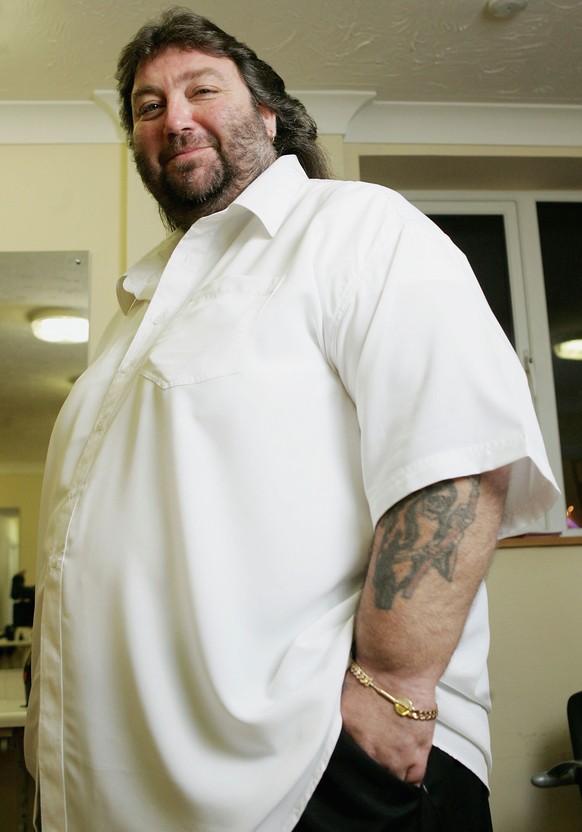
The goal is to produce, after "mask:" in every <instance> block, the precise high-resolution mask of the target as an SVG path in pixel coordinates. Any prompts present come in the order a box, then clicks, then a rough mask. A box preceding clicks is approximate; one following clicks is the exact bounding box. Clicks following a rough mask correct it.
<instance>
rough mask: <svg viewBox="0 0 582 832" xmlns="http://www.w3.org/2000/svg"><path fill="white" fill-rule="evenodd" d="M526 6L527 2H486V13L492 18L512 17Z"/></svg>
mask: <svg viewBox="0 0 582 832" xmlns="http://www.w3.org/2000/svg"><path fill="white" fill-rule="evenodd" d="M526 6H527V0H488V1H487V11H488V12H489V14H490V15H492V16H493V17H513V15H514V14H517V12H520V11H522V10H523V9H525V7H526Z"/></svg>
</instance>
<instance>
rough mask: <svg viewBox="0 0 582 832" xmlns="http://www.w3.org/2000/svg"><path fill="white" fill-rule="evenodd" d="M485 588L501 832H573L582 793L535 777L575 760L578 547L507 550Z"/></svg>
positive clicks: (580, 678) (580, 618) (579, 669)
mask: <svg viewBox="0 0 582 832" xmlns="http://www.w3.org/2000/svg"><path fill="white" fill-rule="evenodd" d="M487 585H488V591H489V603H490V612H491V652H490V662H489V669H490V676H491V695H492V700H493V711H492V715H491V732H492V744H493V759H494V763H493V774H492V780H491V790H492V798H491V801H492V811H493V818H494V822H495V830H496V832H526V830H527V832H553V830H556V832H558V830H559V832H574V830H579V829H580V828H581V825H582V805H581V803H580V795H579V792H578V789H577V788H575V787H567V788H560V789H537V788H535V787H534V786H532V785H530V782H529V780H530V777H531V775H532V774H534V773H535V772H538V771H545V770H547V769H548V768H550V767H551V766H552V765H554V764H555V763H557V762H560V761H561V760H569V759H571V758H572V748H571V745H570V739H569V735H568V729H567V721H566V702H567V700H568V697H569V696H570V694H572V693H575V692H576V691H578V690H582V660H581V651H580V630H581V624H582V604H581V599H582V547H581V546H580V545H572V546H550V547H546V546H536V547H525V548H511V549H506V548H502V549H500V550H499V551H498V552H497V554H496V557H495V560H494V563H493V566H492V568H491V570H490V574H489V577H488V581H487Z"/></svg>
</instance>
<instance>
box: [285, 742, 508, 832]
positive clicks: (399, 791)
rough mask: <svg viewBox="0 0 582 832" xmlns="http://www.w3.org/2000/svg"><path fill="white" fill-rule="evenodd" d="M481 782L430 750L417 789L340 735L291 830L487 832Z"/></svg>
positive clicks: (485, 794)
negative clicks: (320, 776)
mask: <svg viewBox="0 0 582 832" xmlns="http://www.w3.org/2000/svg"><path fill="white" fill-rule="evenodd" d="M492 829H493V827H492V825H491V814H490V811H489V794H488V791H487V789H486V787H485V786H484V785H483V783H482V782H481V781H480V780H479V778H478V777H476V776H475V775H474V774H473V773H472V772H471V771H469V770H468V769H467V768H465V766H463V765H461V763H459V762H457V761H456V760H454V759H453V758H452V757H450V756H449V755H448V754H445V753H444V751H441V750H440V749H438V748H433V749H432V751H431V753H430V756H429V761H428V767H427V772H426V776H425V779H424V783H423V786H422V787H421V788H417V787H416V786H411V785H409V784H408V783H403V782H402V781H401V780H399V779H398V778H397V777H394V776H393V775H392V774H391V773H390V772H389V771H388V770H387V769H385V768H384V767H383V766H380V765H379V764H378V763H376V762H375V761H374V760H373V759H372V758H371V757H369V756H368V755H367V754H366V753H365V752H364V751H363V750H362V749H361V748H360V747H359V746H358V745H357V744H356V743H355V742H354V740H352V738H351V737H350V736H349V735H348V734H347V733H346V732H345V731H342V733H341V735H340V738H339V740H338V743H337V746H336V748H335V750H334V752H333V754H332V756H331V759H330V761H329V765H328V767H327V769H326V771H325V773H324V775H323V777H322V779H321V781H320V783H319V784H318V786H317V789H316V790H315V792H314V794H313V796H312V798H311V800H310V801H309V803H308V804H307V807H306V809H305V811H304V813H303V815H302V816H301V818H300V820H299V823H298V824H297V826H296V827H295V832H492Z"/></svg>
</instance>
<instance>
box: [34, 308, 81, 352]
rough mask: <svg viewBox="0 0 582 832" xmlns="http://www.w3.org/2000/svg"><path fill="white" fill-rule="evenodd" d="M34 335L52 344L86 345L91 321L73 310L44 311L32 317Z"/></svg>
mask: <svg viewBox="0 0 582 832" xmlns="http://www.w3.org/2000/svg"><path fill="white" fill-rule="evenodd" d="M30 326H31V328H32V332H33V335H34V336H35V337H36V338H38V339H39V340H41V341H49V342H50V343H51V344H84V343H85V342H86V341H88V340H89V321H88V320H87V318H86V317H84V316H83V315H82V313H80V312H76V311H75V310H73V309H42V310H40V311H39V312H35V313H34V314H33V315H31V317H30Z"/></svg>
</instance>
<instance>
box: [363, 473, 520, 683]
mask: <svg viewBox="0 0 582 832" xmlns="http://www.w3.org/2000/svg"><path fill="white" fill-rule="evenodd" d="M506 489H507V471H506V470H505V469H502V470H499V471H493V472H488V473H485V474H482V475H480V476H474V477H466V478H462V479H458V480H452V481H448V482H444V483H439V484H437V485H433V486H429V487H428V488H425V489H423V490H422V491H420V492H417V493H416V494H413V495H411V496H410V497H407V498H406V499H404V500H402V501H401V502H400V503H398V504H397V505H395V506H393V507H392V508H391V509H390V510H389V511H388V512H387V513H386V514H385V515H384V516H383V517H382V518H381V520H380V521H379V523H378V526H377V528H376V533H375V536H374V542H373V546H372V552H371V557H370V564H369V569H368V575H367V578H366V582H365V585H364V589H363V593H362V599H361V603H360V607H359V611H358V615H357V619H356V633H355V649H356V653H357V657H358V660H359V662H360V663H361V665H362V666H363V667H364V668H365V669H368V668H369V670H370V672H371V673H374V672H375V673H380V674H382V675H383V676H388V675H389V676H390V677H393V678H394V679H395V680H397V679H399V678H401V679H402V680H404V679H409V678H410V679H418V682H419V683H420V684H423V685H425V684H427V685H432V686H434V685H436V682H437V681H438V679H439V678H440V676H441V675H442V673H443V671H444V669H445V667H446V666H447V664H448V662H449V659H450V657H451V655H452V653H453V651H454V649H455V647H456V645H457V643H458V641H459V638H460V636H461V633H462V631H463V627H464V624H465V620H466V618H467V615H468V612H469V609H470V607H471V604H472V602H473V599H474V597H475V593H476V592H477V590H478V588H479V584H480V583H481V581H482V579H483V577H484V575H485V574H486V571H487V568H488V566H489V564H490V561H491V557H492V555H493V552H494V550H495V545H496V542H497V532H498V529H499V523H500V520H501V515H502V512H503V504H504V500H505V493H506Z"/></svg>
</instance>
